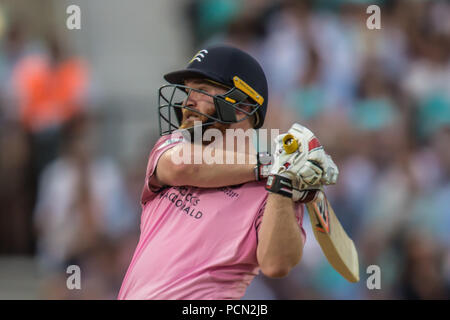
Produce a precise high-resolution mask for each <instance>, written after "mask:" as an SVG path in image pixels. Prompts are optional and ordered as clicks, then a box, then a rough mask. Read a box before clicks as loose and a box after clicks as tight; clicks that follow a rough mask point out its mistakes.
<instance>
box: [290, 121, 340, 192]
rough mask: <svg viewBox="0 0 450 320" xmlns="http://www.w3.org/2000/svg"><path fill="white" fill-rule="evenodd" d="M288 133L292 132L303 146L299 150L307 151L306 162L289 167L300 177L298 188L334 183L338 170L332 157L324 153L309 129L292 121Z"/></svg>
mask: <svg viewBox="0 0 450 320" xmlns="http://www.w3.org/2000/svg"><path fill="white" fill-rule="evenodd" d="M288 133H290V134H292V135H293V136H294V137H295V138H296V139H297V140H298V141H299V142H300V143H301V144H302V145H303V147H304V148H303V150H300V151H301V152H302V151H303V152H306V153H307V156H306V162H305V163H304V164H302V163H299V164H295V165H294V166H293V169H291V170H292V171H294V172H296V173H297V175H298V176H299V178H300V179H301V183H300V184H301V185H300V189H305V188H308V187H312V186H321V185H330V184H336V182H337V179H338V176H339V170H338V168H337V166H336V164H335V163H334V161H333V159H332V158H331V157H330V156H329V155H328V154H326V153H325V150H324V149H323V147H322V145H321V144H320V142H319V140H318V139H317V138H316V136H315V135H314V134H313V133H312V132H311V130H309V129H308V128H306V127H304V126H302V125H300V124H298V123H294V124H293V125H292V127H291V128H290V129H289V131H288ZM299 166H300V168H299ZM297 169H298V170H297Z"/></svg>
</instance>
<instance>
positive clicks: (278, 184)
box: [266, 174, 292, 198]
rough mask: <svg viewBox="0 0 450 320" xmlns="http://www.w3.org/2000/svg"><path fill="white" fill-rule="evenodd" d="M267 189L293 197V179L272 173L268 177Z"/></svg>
mask: <svg viewBox="0 0 450 320" xmlns="http://www.w3.org/2000/svg"><path fill="white" fill-rule="evenodd" d="M266 190H267V191H269V192H272V193H277V194H280V195H282V196H285V197H288V198H292V180H291V179H289V178H287V177H284V176H281V175H278V174H272V175H270V176H269V177H268V178H267V183H266Z"/></svg>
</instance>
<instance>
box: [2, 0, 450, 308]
mask: <svg viewBox="0 0 450 320" xmlns="http://www.w3.org/2000/svg"><path fill="white" fill-rule="evenodd" d="M70 4H76V5H78V6H79V7H80V9H81V30H68V29H67V28H66V19H67V17H68V14H67V13H66V8H67V6H69V5H70ZM371 4H377V5H379V6H380V7H381V25H382V29H381V30H368V29H367V27H366V19H367V18H368V16H369V15H368V14H367V13H366V8H367V6H368V5H371ZM222 41H225V42H228V43H231V44H234V45H236V46H238V47H240V48H243V49H245V50H248V51H249V52H251V53H252V54H253V55H254V56H255V57H257V58H258V60H259V61H260V62H261V64H262V65H263V67H264V69H265V71H266V74H267V75H268V79H269V87H270V101H269V111H268V116H267V119H266V125H265V127H266V128H279V129H280V130H286V129H288V128H289V127H290V125H291V124H292V123H293V122H300V123H301V124H303V125H305V126H307V127H309V128H311V129H312V130H313V132H315V133H316V135H317V136H318V137H319V139H320V140H321V142H322V144H323V145H324V146H325V148H326V150H327V151H328V152H329V153H330V154H332V155H333V158H334V159H335V162H336V164H337V165H338V167H339V168H340V179H339V181H338V185H337V186H333V187H329V188H328V189H327V192H328V193H329V197H330V200H331V202H332V204H333V206H334V208H335V211H336V212H337V214H338V215H339V217H340V220H341V222H342V224H343V225H344V227H345V228H346V230H347V231H348V233H349V234H350V235H351V236H352V238H353V239H354V240H355V243H356V245H357V248H358V250H359V254H360V267H361V281H360V282H359V283H358V284H349V283H347V282H346V281H345V280H343V279H342V278H340V276H339V275H338V274H337V273H336V272H335V271H334V270H333V269H332V268H331V267H330V266H329V265H328V263H327V262H326V260H325V258H324V257H323V255H322V253H321V251H320V248H319V247H318V245H317V244H316V242H315V240H314V239H313V235H312V231H311V230H310V226H309V219H307V218H306V219H304V225H305V228H306V231H307V234H308V240H307V244H306V247H305V252H304V256H303V258H302V261H301V263H300V264H299V265H298V266H297V267H296V268H295V269H294V270H293V271H292V272H291V273H290V274H289V276H288V277H286V278H284V279H268V278H266V277H264V276H263V275H260V276H258V277H257V278H256V279H255V281H254V283H252V285H251V286H250V287H249V289H248V290H247V294H246V296H245V299H448V298H449V297H450V236H449V234H450V233H449V232H448V230H449V229H450V206H449V204H450V148H449V146H450V59H449V57H450V4H449V2H448V1H439V0H436V1H432V0H428V1H426V0H397V1H376V0H372V1H364V0H359V1H358V0H318V1H295V0H278V1H273V0H248V1H243V0H241V1H240V0H171V1H167V0H151V1H144V0H130V1H127V3H126V4H125V3H124V2H122V1H119V0H96V1H87V0H72V1H66V0H64V1H56V0H40V1H26V0H0V48H1V49H0V299H38V298H39V299H115V297H116V296H117V293H118V289H119V287H120V284H121V281H122V278H123V276H124V273H125V271H126V268H127V266H128V263H129V261H130V259H131V255H132V253H133V250H134V248H135V245H136V242H137V237H138V228H139V215H140V207H139V196H140V192H141V188H142V183H143V178H144V173H145V166H146V160H147V156H148V152H149V151H150V149H151V147H152V145H153V143H154V142H155V141H156V139H157V138H158V122H157V111H156V104H157V96H156V95H157V88H158V87H159V86H160V85H162V84H163V80H162V74H164V73H166V72H168V71H171V70H174V69H176V68H180V67H182V66H184V65H185V64H186V63H187V61H189V59H190V58H191V57H192V55H193V54H194V53H195V52H196V51H197V50H199V49H201V47H203V46H204V45H206V44H210V43H216V42H222ZM70 264H77V265H79V266H80V267H81V271H82V290H68V289H67V288H66V279H67V276H68V275H67V274H66V273H65V271H66V269H65V268H66V267H67V266H68V265H70ZM369 265H378V266H380V268H381V276H382V277H381V289H380V290H368V288H367V286H366V280H367V278H368V276H369V275H368V274H366V268H367V266H369Z"/></svg>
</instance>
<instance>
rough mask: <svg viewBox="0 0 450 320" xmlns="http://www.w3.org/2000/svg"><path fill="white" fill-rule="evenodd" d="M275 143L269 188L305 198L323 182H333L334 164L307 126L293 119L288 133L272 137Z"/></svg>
mask: <svg viewBox="0 0 450 320" xmlns="http://www.w3.org/2000/svg"><path fill="white" fill-rule="evenodd" d="M292 137H293V138H295V140H296V143H294V142H293V140H291V139H290V138H292ZM275 144H276V146H275V150H274V152H273V158H274V159H273V163H272V168H271V170H270V175H271V176H272V178H270V179H269V180H268V183H267V185H266V189H267V190H268V191H271V192H275V193H280V194H282V195H285V196H288V197H289V196H290V197H291V198H292V199H293V200H294V201H301V202H308V201H311V200H313V199H314V198H315V196H316V194H317V191H318V190H321V189H322V186H323V185H324V184H325V185H329V184H335V183H336V181H337V178H338V175H339V170H338V168H337V166H336V165H335V163H334V162H333V160H332V159H331V157H330V156H329V155H327V154H326V153H325V151H324V150H323V147H322V145H321V144H320V142H319V140H318V139H317V138H316V137H315V136H314V134H313V133H312V132H311V130H309V129H308V128H306V127H303V126H301V125H299V124H297V123H295V124H294V125H292V127H291V128H290V129H289V131H288V133H287V134H282V135H279V136H278V137H276V138H275ZM286 146H287V147H286Z"/></svg>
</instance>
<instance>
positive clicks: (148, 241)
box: [118, 136, 306, 300]
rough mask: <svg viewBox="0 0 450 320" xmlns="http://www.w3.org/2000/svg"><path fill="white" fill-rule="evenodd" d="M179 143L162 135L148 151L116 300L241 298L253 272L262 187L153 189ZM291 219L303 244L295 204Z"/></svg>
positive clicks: (299, 207) (263, 201) (255, 184)
mask: <svg viewBox="0 0 450 320" xmlns="http://www.w3.org/2000/svg"><path fill="white" fill-rule="evenodd" d="M181 142H182V140H181V139H174V138H173V137H172V136H164V137H162V138H160V139H159V140H158V142H157V143H156V145H155V146H154V148H153V150H152V151H151V152H150V157H149V161H148V166H147V174H146V179H145V185H144V189H143V192H142V198H141V204H142V209H143V211H142V216H141V225H140V230H141V235H140V239H139V243H138V245H137V248H136V250H135V252H134V255H133V258H132V260H131V264H130V266H129V268H128V270H127V273H126V275H125V278H124V280H123V283H122V287H121V289H120V292H119V295H118V299H121V300H122V299H139V300H143V299H158V300H172V299H177V300H181V299H185V300H195V299H198V300H204V299H216V300H222V299H240V298H241V297H242V296H243V295H244V294H245V290H246V288H247V286H248V285H249V284H250V282H251V281H252V280H253V278H254V277H255V276H256V275H257V274H258V272H259V266H258V261H257V259H256V247H257V243H258V237H257V235H258V230H259V225H260V223H261V221H262V215H263V213H264V207H265V204H266V200H267V195H268V193H267V191H266V190H265V188H264V184H265V182H264V181H262V182H251V183H246V184H243V185H238V186H229V187H223V188H214V189H213V188H196V187H190V186H184V187H166V188H163V189H162V190H151V189H150V188H149V183H150V184H151V178H152V177H153V175H154V173H155V169H156V165H157V163H158V159H159V157H160V156H161V155H162V154H163V153H164V152H165V151H166V150H168V149H170V148H172V147H174V146H175V145H176V144H177V143H181ZM152 189H153V188H152ZM296 217H297V221H298V224H299V226H300V228H301V231H302V234H303V238H304V239H305V236H306V235H305V231H304V229H303V227H302V220H303V205H301V204H298V205H297V206H296Z"/></svg>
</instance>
